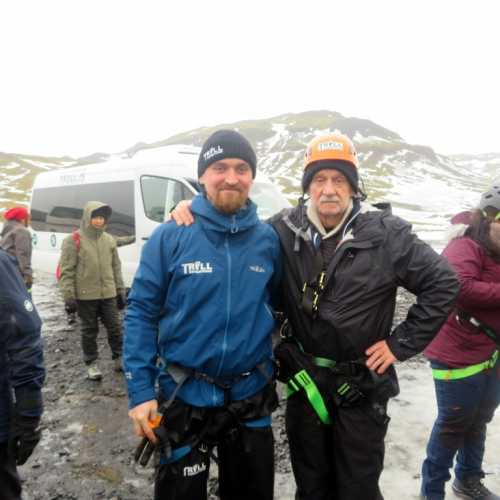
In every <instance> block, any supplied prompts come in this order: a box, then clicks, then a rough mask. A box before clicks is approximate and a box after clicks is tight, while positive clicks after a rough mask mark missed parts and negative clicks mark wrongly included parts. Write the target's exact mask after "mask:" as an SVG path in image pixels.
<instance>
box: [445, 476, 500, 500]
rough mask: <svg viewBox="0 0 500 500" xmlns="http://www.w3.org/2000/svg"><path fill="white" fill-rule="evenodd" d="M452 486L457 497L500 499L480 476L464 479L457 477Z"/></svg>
mask: <svg viewBox="0 0 500 500" xmlns="http://www.w3.org/2000/svg"><path fill="white" fill-rule="evenodd" d="M451 488H452V490H453V493H455V495H457V497H460V498H465V499H468V500H500V497H499V496H498V495H495V494H494V493H492V492H491V491H490V490H489V489H488V488H486V486H485V485H484V484H483V483H482V482H481V478H479V477H470V478H467V479H464V480H463V481H460V479H456V478H455V481H453V484H452V485H451Z"/></svg>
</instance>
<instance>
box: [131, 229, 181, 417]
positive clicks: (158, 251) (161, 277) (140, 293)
mask: <svg viewBox="0 0 500 500" xmlns="http://www.w3.org/2000/svg"><path fill="white" fill-rule="evenodd" d="M175 227H176V226H175V224H173V223H171V224H162V225H161V226H159V227H158V228H157V229H156V230H155V231H154V232H153V234H152V235H151V237H150V238H149V240H148V242H147V243H146V244H145V245H144V248H143V250H142V255H141V260H140V263H139V268H138V269H137V272H136V275H135V278H134V282H133V284H132V288H131V291H130V294H129V300H128V308H127V314H126V318H125V336H124V345H123V358H124V366H125V377H126V380H127V386H128V395H129V406H130V407H131V408H133V407H134V406H137V405H138V404H141V403H143V402H145V401H150V400H152V399H155V398H156V391H155V384H156V380H157V377H158V374H159V372H158V368H157V361H158V342H157V337H158V324H159V321H160V318H161V316H162V312H163V308H164V303H165V297H166V293H167V289H168V285H169V282H170V277H169V274H168V262H169V260H170V255H171V252H170V251H169V248H168V247H167V243H168V242H169V240H170V241H171V240H172V238H173V235H172V233H173V231H174V230H175Z"/></svg>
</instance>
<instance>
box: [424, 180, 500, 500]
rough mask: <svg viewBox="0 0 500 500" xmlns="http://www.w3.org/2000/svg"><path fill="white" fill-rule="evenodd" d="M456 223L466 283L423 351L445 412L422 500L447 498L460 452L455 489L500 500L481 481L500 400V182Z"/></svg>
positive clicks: (449, 254) (455, 256)
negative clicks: (488, 431)
mask: <svg viewBox="0 0 500 500" xmlns="http://www.w3.org/2000/svg"><path fill="white" fill-rule="evenodd" d="M452 222H453V223H454V224H455V230H454V233H455V234H454V237H453V238H452V239H451V241H450V242H449V243H448V245H447V247H446V248H445V250H444V251H443V255H444V257H446V259H447V260H448V261H449V263H450V264H451V265H452V267H453V268H454V269H455V271H456V273H457V275H458V277H459V280H460V285H461V286H460V292H459V296H458V300H457V304H456V309H455V310H454V311H453V312H452V313H451V314H450V316H449V317H448V319H447V321H446V323H445V324H444V325H443V327H442V328H441V330H440V331H439V333H438V335H437V336H436V338H435V339H434V340H433V341H432V342H431V344H429V346H428V347H427V349H426V350H425V352H424V353H425V355H426V356H427V358H428V359H429V360H430V362H431V367H432V373H433V378H434V384H435V389H436V399H437V406H438V416H437V419H436V421H435V423H434V427H433V429H432V432H431V436H430V439H429V442H428V444H427V457H426V458H425V460H424V463H423V465H422V485H421V498H427V499H430V500H441V499H444V495H445V483H446V481H448V480H449V479H450V473H449V469H450V467H452V465H453V459H454V457H455V455H456V465H455V480H454V482H453V485H452V488H453V491H454V493H455V494H456V495H458V496H459V497H460V498H468V499H479V500H495V499H497V500H498V499H500V497H499V496H498V495H495V494H494V493H492V492H490V491H489V490H488V489H487V488H486V486H484V484H483V483H482V481H481V480H482V479H483V478H484V472H483V469H482V462H483V455H484V449H485V441H486V426H487V424H488V423H489V422H490V421H491V419H492V418H493V415H494V413H495V410H496V408H497V407H498V405H499V402H500V363H499V360H498V357H499V356H498V350H499V343H500V307H499V304H500V182H499V183H498V184H494V185H493V186H492V187H491V188H490V189H489V190H488V191H486V192H485V193H484V194H483V195H482V196H481V201H480V203H479V207H478V209H477V210H475V211H473V212H472V213H470V214H469V215H468V217H466V218H463V217H460V218H456V217H455V218H454V220H452ZM457 223H458V224H457Z"/></svg>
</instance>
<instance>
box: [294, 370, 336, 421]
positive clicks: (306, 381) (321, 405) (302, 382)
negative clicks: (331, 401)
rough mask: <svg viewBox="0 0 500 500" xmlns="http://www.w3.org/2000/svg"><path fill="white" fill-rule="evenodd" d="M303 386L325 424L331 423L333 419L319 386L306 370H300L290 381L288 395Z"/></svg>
mask: <svg viewBox="0 0 500 500" xmlns="http://www.w3.org/2000/svg"><path fill="white" fill-rule="evenodd" d="M301 388H302V389H304V391H305V393H306V395H307V399H308V400H309V403H311V406H312V407H313V409H314V411H315V412H316V414H317V415H318V417H319V419H320V420H321V422H323V423H324V424H331V423H332V419H331V418H330V414H329V413H328V410H327V409H326V405H325V402H324V401H323V398H322V397H321V394H320V392H319V389H318V386H317V385H316V384H315V383H314V381H313V379H312V378H311V377H310V376H309V374H308V373H307V372H306V371H305V370H300V372H298V373H296V374H295V375H294V376H293V377H292V378H291V379H290V380H289V381H288V384H287V389H288V390H287V395H286V397H287V398H288V397H290V396H291V395H292V394H294V393H295V392H297V391H299V390H300V389H301Z"/></svg>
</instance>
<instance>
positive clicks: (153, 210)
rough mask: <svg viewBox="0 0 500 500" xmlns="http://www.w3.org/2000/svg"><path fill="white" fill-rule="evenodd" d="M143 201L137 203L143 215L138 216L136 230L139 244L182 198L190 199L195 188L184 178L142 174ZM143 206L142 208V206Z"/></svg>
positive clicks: (141, 192)
mask: <svg viewBox="0 0 500 500" xmlns="http://www.w3.org/2000/svg"><path fill="white" fill-rule="evenodd" d="M139 185H140V195H141V202H140V203H138V204H137V208H138V212H140V211H141V210H142V214H141V217H140V218H139V217H137V218H136V221H138V220H141V223H138V224H136V232H137V238H138V241H139V244H141V245H144V243H145V242H146V241H147V240H148V239H149V236H150V235H151V233H152V232H153V231H154V229H155V228H156V227H157V226H158V225H159V224H161V223H162V222H164V221H165V217H166V216H167V215H168V214H169V213H170V211H171V210H172V208H174V207H175V205H177V203H179V202H180V201H181V200H190V199H191V198H192V197H193V196H194V195H195V194H196V191H195V189H194V188H193V187H192V186H191V185H190V184H189V183H188V182H186V181H184V179H175V178H169V177H161V176H157V175H141V176H140V178H139ZM140 207H142V209H141V208H140Z"/></svg>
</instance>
